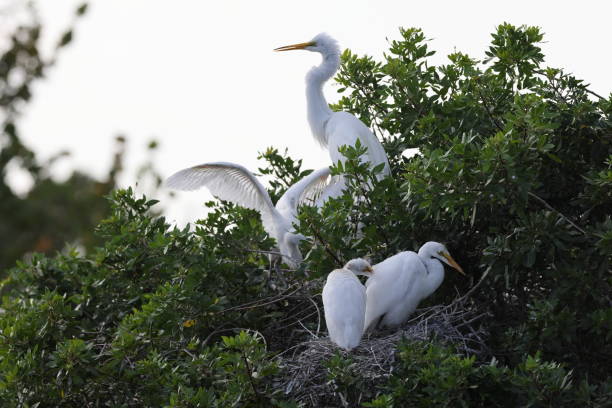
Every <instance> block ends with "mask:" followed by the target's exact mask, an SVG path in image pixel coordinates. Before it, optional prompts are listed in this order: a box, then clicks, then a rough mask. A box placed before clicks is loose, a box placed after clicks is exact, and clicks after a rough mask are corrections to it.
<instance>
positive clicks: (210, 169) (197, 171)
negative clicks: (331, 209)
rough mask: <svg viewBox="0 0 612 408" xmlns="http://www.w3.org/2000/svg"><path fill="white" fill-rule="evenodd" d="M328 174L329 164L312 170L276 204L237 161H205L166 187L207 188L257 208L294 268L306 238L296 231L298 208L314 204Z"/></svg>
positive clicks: (176, 177) (323, 187) (213, 192)
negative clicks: (303, 204)
mask: <svg viewBox="0 0 612 408" xmlns="http://www.w3.org/2000/svg"><path fill="white" fill-rule="evenodd" d="M328 176H329V168H328V167H325V168H322V169H319V170H317V171H314V172H312V173H311V174H309V175H308V176H306V177H304V178H303V179H301V180H300V181H298V182H297V183H295V184H294V185H292V186H291V187H289V188H288V189H287V191H286V192H285V194H283V196H282V197H281V198H280V199H279V200H278V203H276V207H275V206H274V205H273V204H272V200H271V199H270V196H269V195H268V192H267V191H266V189H265V188H264V186H263V185H262V184H261V183H260V182H259V181H258V180H257V178H256V177H255V176H254V175H253V174H252V173H251V172H250V171H248V170H247V169H246V168H244V167H243V166H241V165H239V164H235V163H228V162H215V163H204V164H200V165H198V166H193V167H190V168H187V169H184V170H180V171H178V172H177V173H175V174H173V175H172V176H170V177H169V178H168V179H167V180H166V186H168V187H170V188H173V189H177V190H185V191H192V190H197V189H199V188H202V187H206V188H208V190H210V192H211V194H212V195H214V196H216V197H218V198H220V199H221V200H226V201H231V202H232V203H234V204H237V205H240V206H243V207H246V208H252V209H254V210H256V211H258V212H259V213H260V214H261V220H262V223H263V227H264V229H265V230H266V232H267V233H268V234H269V235H270V236H271V237H272V238H274V239H276V242H277V244H278V247H279V250H280V253H281V254H282V255H283V260H284V261H285V262H286V263H287V265H289V266H290V267H292V268H295V267H297V265H298V264H299V263H300V262H301V261H302V254H301V253H300V249H299V242H300V241H301V240H302V239H304V237H303V236H302V235H300V234H295V233H294V228H293V224H294V223H295V222H296V221H297V218H296V217H297V207H298V205H300V204H302V203H305V204H312V203H313V202H314V201H315V200H316V198H317V196H319V195H320V194H321V193H322V191H324V189H325V188H326V187H327V186H328V185H329V184H328V183H327V180H328Z"/></svg>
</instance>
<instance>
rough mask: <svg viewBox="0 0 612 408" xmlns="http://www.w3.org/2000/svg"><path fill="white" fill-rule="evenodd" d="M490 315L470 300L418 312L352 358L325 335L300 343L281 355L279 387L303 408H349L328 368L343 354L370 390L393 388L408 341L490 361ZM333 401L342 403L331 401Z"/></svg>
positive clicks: (366, 338)
mask: <svg viewBox="0 0 612 408" xmlns="http://www.w3.org/2000/svg"><path fill="white" fill-rule="evenodd" d="M484 315H485V314H479V313H478V311H477V310H476V309H475V308H474V307H469V305H468V301H467V300H466V298H465V297H463V298H461V299H458V300H456V301H455V302H453V303H452V304H450V305H448V306H434V307H431V308H427V309H421V310H417V313H416V314H415V316H416V317H415V318H413V319H412V320H410V321H408V322H407V323H406V324H405V325H404V326H402V327H400V328H399V329H394V330H387V331H376V332H374V333H373V334H371V335H369V336H368V335H365V336H364V337H363V339H362V340H361V343H360V345H359V346H358V347H357V348H355V349H353V350H351V351H350V352H346V351H344V350H342V349H340V348H339V347H338V346H336V345H335V344H333V343H332V342H331V341H330V340H329V338H328V337H327V336H325V334H324V333H323V334H322V335H319V336H318V337H315V336H311V339H310V340H308V341H304V342H302V343H299V344H297V345H295V346H293V347H291V348H289V349H288V350H285V351H284V352H282V353H280V354H279V355H278V357H277V358H278V364H279V366H280V369H281V372H282V377H281V378H279V379H278V382H277V384H276V386H277V387H279V388H281V389H282V391H283V392H284V393H285V394H286V395H287V396H289V397H291V398H292V399H294V400H296V401H297V402H298V403H300V404H301V405H303V406H310V407H323V406H347V402H346V400H345V399H344V398H343V396H342V393H339V392H337V389H336V386H335V384H334V381H333V380H330V378H329V370H328V368H327V362H328V361H329V360H330V359H332V358H333V357H334V356H335V355H337V354H338V353H340V354H342V355H343V356H347V357H350V359H351V360H352V365H353V367H352V368H354V370H355V372H357V373H359V375H360V376H361V377H362V380H363V381H364V383H365V386H366V387H376V386H380V385H382V384H384V383H386V382H387V379H388V377H389V376H391V374H392V373H393V369H394V365H395V359H396V351H397V346H398V343H399V342H400V341H401V340H402V339H407V340H416V341H428V340H429V339H431V338H435V339H436V340H437V342H439V343H442V344H446V345H452V346H454V347H455V348H456V349H457V351H458V352H459V353H461V354H465V355H476V356H480V357H484V356H486V355H488V354H489V353H488V349H487V347H486V345H485V339H486V337H487V336H486V335H487V333H486V330H485V329H484V328H483V327H482V325H481V324H480V319H481V318H482V317H483V316H484ZM330 396H334V398H336V400H335V401H330ZM330 404H331V405H330Z"/></svg>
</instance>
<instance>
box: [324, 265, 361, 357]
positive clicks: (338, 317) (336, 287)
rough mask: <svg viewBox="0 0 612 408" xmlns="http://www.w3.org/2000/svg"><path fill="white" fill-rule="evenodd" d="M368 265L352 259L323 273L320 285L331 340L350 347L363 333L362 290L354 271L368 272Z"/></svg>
mask: <svg viewBox="0 0 612 408" xmlns="http://www.w3.org/2000/svg"><path fill="white" fill-rule="evenodd" d="M371 272H372V268H371V267H370V264H369V263H368V262H367V261H365V260H363V259H353V260H351V261H349V262H348V263H347V264H346V265H345V266H344V268H342V269H336V270H334V271H332V272H331V273H330V274H329V275H328V276H327V282H326V283H325V286H324V287H323V309H324V312H325V323H326V324H327V331H328V332H329V337H330V339H331V341H333V342H334V343H336V344H337V345H338V346H340V347H342V348H343V349H346V350H350V349H353V348H355V347H357V346H358V345H359V341H360V340H361V336H362V334H363V327H364V317H365V308H366V290H365V287H364V286H363V285H362V284H361V282H359V279H357V276H356V275H366V276H370V275H371Z"/></svg>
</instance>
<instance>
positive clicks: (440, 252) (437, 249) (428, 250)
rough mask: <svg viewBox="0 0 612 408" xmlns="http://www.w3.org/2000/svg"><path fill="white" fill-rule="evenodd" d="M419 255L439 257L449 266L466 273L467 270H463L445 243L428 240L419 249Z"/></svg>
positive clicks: (463, 273)
mask: <svg viewBox="0 0 612 408" xmlns="http://www.w3.org/2000/svg"><path fill="white" fill-rule="evenodd" d="M419 255H425V256H426V257H428V256H429V257H432V258H436V259H439V260H440V261H442V262H444V263H445V264H447V265H448V266H450V267H452V268H455V269H456V270H457V271H458V272H459V273H461V274H462V275H465V272H463V269H462V268H461V267H460V266H459V264H458V263H457V262H455V260H454V259H453V257H452V256H451V255H450V253H449V252H448V249H446V247H445V246H444V244H441V243H439V242H433V241H430V242H426V243H425V244H424V245H423V246H422V247H421V249H419Z"/></svg>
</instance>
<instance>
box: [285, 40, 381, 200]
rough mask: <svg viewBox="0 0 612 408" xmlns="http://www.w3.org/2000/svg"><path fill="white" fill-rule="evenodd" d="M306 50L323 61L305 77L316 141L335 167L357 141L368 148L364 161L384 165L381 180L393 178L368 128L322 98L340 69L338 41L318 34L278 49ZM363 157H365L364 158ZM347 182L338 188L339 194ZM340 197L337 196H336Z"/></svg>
mask: <svg viewBox="0 0 612 408" xmlns="http://www.w3.org/2000/svg"><path fill="white" fill-rule="evenodd" d="M290 50H306V51H312V52H318V53H320V54H321V56H322V57H323V61H322V62H321V64H320V65H319V66H316V67H313V68H312V69H311V70H310V71H309V72H308V74H307V75H306V101H307V105H308V123H309V124H310V129H311V130H312V134H313V136H314V138H315V140H316V141H318V142H319V143H320V144H321V146H323V147H324V148H327V149H328V151H329V155H330V158H331V160H332V162H333V163H334V164H336V163H337V162H338V161H341V162H342V163H344V161H345V157H344V156H343V155H342V154H341V153H340V152H339V151H338V148H339V147H340V146H343V145H348V146H354V145H355V143H356V142H357V140H359V141H360V142H361V145H362V146H365V147H367V152H366V153H365V157H364V158H363V159H364V160H366V161H368V162H369V163H371V167H375V166H377V165H379V164H383V165H384V166H383V170H382V173H379V174H378V175H377V177H378V178H379V179H380V178H382V177H384V176H387V175H389V174H391V170H390V167H389V161H388V160H387V154H386V153H385V150H384V149H383V147H382V145H381V144H380V141H379V140H378V139H377V138H376V136H374V134H373V133H372V132H371V131H370V129H368V127H367V126H366V125H365V124H364V123H363V122H361V121H360V120H359V119H357V118H356V117H355V116H353V115H352V114H350V113H348V112H334V111H332V110H331V109H330V108H329V105H328V104H327V101H326V100H325V96H324V95H323V84H324V83H325V82H326V81H327V80H329V79H330V78H331V77H332V76H333V75H334V73H336V71H337V70H338V68H339V67H340V48H339V47H338V44H337V42H336V40H334V39H333V38H332V37H330V36H329V35H327V34H325V33H321V34H318V35H317V36H315V37H314V38H313V39H312V40H311V41H309V42H305V43H300V44H294V45H287V46H284V47H279V48H276V49H275V51H290ZM362 157H363V156H362ZM339 186H342V187H343V186H344V182H343V181H342V183H340V184H339V185H337V186H336V191H337V192H338V193H340V192H341V191H342V188H338V187H339ZM334 195H337V194H334Z"/></svg>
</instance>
